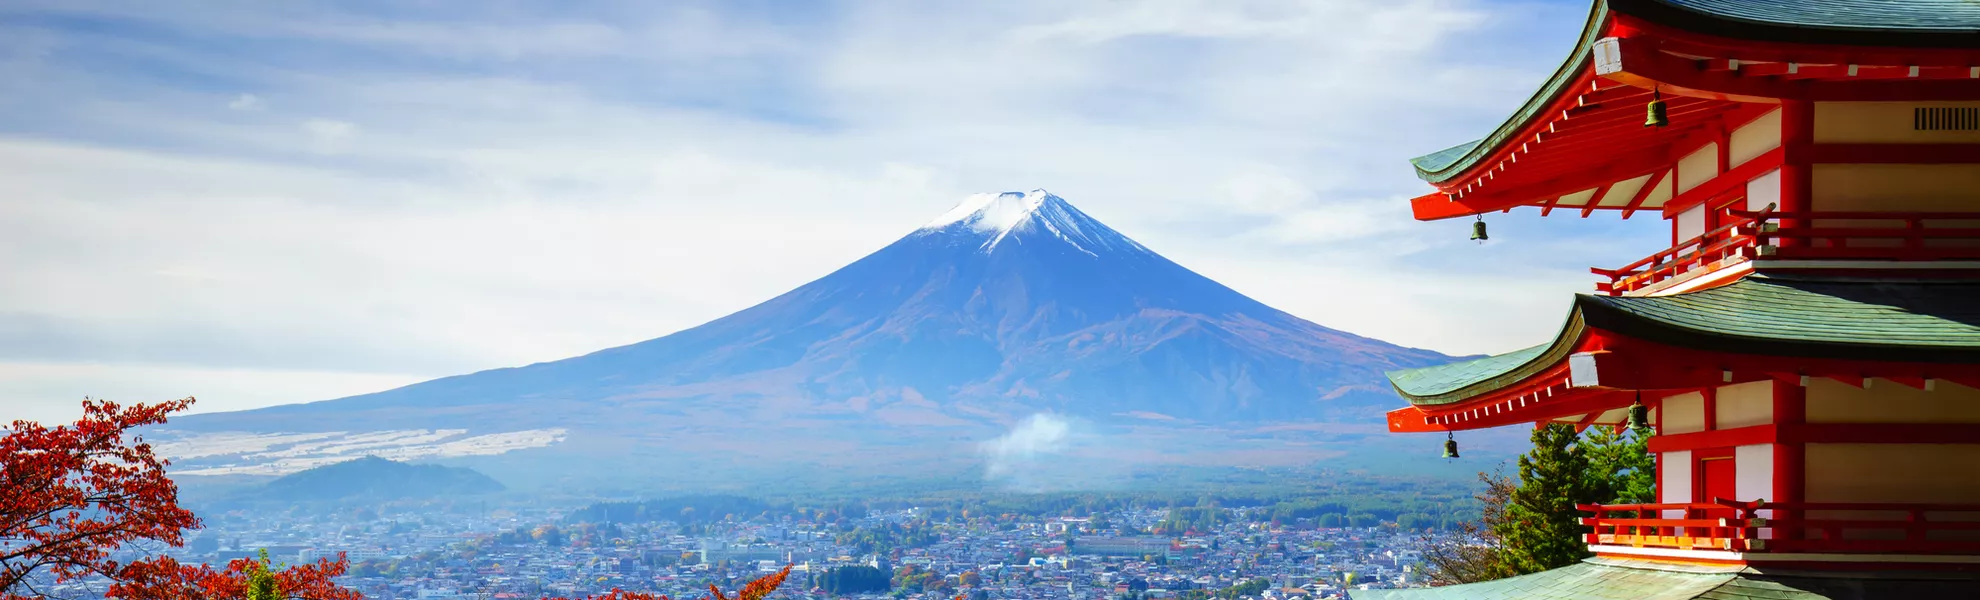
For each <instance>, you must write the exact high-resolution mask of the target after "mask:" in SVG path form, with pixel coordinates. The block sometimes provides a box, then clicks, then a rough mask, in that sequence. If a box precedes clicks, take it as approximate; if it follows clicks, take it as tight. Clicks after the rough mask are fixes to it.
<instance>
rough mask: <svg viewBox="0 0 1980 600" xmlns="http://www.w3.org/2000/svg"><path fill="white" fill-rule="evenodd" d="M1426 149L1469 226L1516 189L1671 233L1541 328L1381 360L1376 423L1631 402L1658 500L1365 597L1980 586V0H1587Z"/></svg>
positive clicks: (1395, 425)
mask: <svg viewBox="0 0 1980 600" xmlns="http://www.w3.org/2000/svg"><path fill="white" fill-rule="evenodd" d="M1413 162H1414V164H1415V167H1416V170H1417V172H1418V174H1419V176H1420V177H1422V178H1423V179H1424V180H1426V181H1428V182H1430V183H1431V184H1433V185H1434V186H1435V187H1436V188H1437V189H1436V191H1435V192H1433V193H1430V194H1427V195H1424V196H1422V197H1419V198H1416V199H1414V200H1413V201H1412V210H1413V211H1414V213H1415V215H1416V217H1417V218H1418V219H1423V220H1431V219H1448V218H1473V219H1478V220H1479V224H1478V225H1476V226H1475V230H1474V231H1475V233H1474V238H1477V239H1481V240H1482V239H1485V238H1486V237H1487V234H1486V221H1485V220H1484V219H1485V217H1486V216H1487V215H1492V214H1495V213H1504V212H1511V211H1513V210H1514V209H1524V208H1529V207H1530V208H1533V209H1535V211H1536V212H1537V213H1538V214H1539V215H1541V216H1546V217H1551V218H1562V217H1570V218H1571V217H1590V216H1592V215H1595V214H1597V213H1601V214H1604V215H1611V214H1613V215H1616V216H1619V217H1621V218H1624V219H1628V218H1631V217H1640V216H1650V217H1661V218H1662V219H1663V220H1664V221H1665V222H1667V224H1668V226H1669V228H1670V232H1671V234H1670V240H1671V245H1670V246H1669V247H1667V248H1661V249H1646V252H1647V256H1645V257H1644V258H1643V259H1641V260H1637V261H1635V262H1632V263H1630V264H1627V265H1622V266H1619V267H1611V268H1599V267H1598V268H1594V269H1593V271H1594V273H1595V274H1596V275H1597V277H1598V279H1597V280H1596V282H1595V285H1594V287H1595V290H1594V292H1595V293H1592V294H1586V295H1581V296H1578V297H1577V298H1576V299H1575V303H1574V307H1573V309H1572V311H1571V312H1570V313H1569V315H1568V316H1567V318H1566V324H1565V325H1564V326H1563V327H1562V329H1561V330H1560V332H1559V333H1558V335H1556V336H1555V338H1554V339H1553V340H1552V341H1550V342H1548V343H1546V344H1542V345H1539V346H1535V347H1532V348H1526V349H1523V350H1518V351H1514V352H1510V353H1507V354H1502V355H1498V356H1492V357H1488V358H1483V359H1477V360H1470V361H1465V362H1459V363H1456V364H1450V365H1444V366H1439V367H1431V368H1426V369H1416V370H1408V371H1399V372H1395V373H1391V374H1390V380H1391V382H1392V383H1393V384H1394V386H1395V388H1396V390H1397V391H1398V392H1400V394H1401V395H1402V396H1403V397H1404V398H1405V399H1406V400H1407V401H1408V403H1409V405H1408V406H1407V407H1404V408H1400V409H1397V410H1394V411H1391V412H1390V413H1389V415H1388V423H1389V429H1390V430H1391V431H1395V432H1460V431H1465V430H1472V429H1481V428H1489V427H1501V426H1513V425H1523V424H1536V425H1538V424H1546V423H1567V424H1571V425H1573V426H1575V427H1577V428H1583V429H1585V428H1587V427H1622V426H1624V425H1625V424H1626V423H1627V424H1631V425H1635V424H1639V423H1640V425H1642V426H1643V427H1646V428H1648V429H1649V430H1651V431H1652V432H1654V437H1653V438H1652V439H1651V440H1650V442H1649V447H1650V450H1651V451H1652V452H1653V453H1654V454H1655V455H1656V459H1657V488H1658V492H1657V493H1658V497H1659V500H1660V501H1661V502H1660V503H1658V504H1654V505H1638V506H1591V507H1586V508H1587V510H1586V512H1587V513H1588V517H1587V518H1586V519H1585V520H1584V521H1585V522H1586V523H1587V524H1588V525H1590V528H1591V530H1592V531H1590V532H1589V533H1588V534H1587V543H1588V544H1589V549H1590V550H1591V551H1592V552H1593V553H1594V554H1595V558H1592V559H1590V560H1589V561H1587V562H1584V563H1581V564H1576V565H1572V566H1568V567H1563V568H1560V569H1555V570H1553V571H1548V572H1544V573H1538V574H1533V575H1526V576H1521V577H1515V578H1510V579H1504V580H1500V581H1495V582H1486V583H1478V584H1470V585H1467V586H1455V587H1449V588H1438V589H1431V590H1375V591H1353V592H1350V593H1351V595H1352V597H1354V598H1359V599H1363V600H1367V599H1371V598H1433V597H1434V598H1457V597H1467V598H1471V597H1477V598H1484V597H1492V598H1499V597H1505V598H1516V597H1548V598H1584V597H1585V598H1595V597H1602V598H1610V597H1652V596H1654V597H1657V598H1694V597H1734V596H1737V597H1745V596H1739V595H1738V594H1735V593H1734V592H1738V591H1741V590H1746V591H1753V590H1765V591H1766V593H1765V594H1764V597H1769V598H1886V597H1889V598H1896V597H1905V598H1925V597H1932V598H1939V597H1946V598H1953V597H1967V598H1971V597H1980V573H1977V572H1976V571H1980V468H1976V467H1975V465H1980V389H1976V388H1980V4H1975V3H1973V2H1966V1H1959V0H1915V1H1910V2H1884V1H1877V0H1823V1H1820V2H1814V1H1805V0H1596V1H1595V2H1594V6H1593V8H1592V9H1591V11H1590V13H1589V17H1588V20H1587V23H1586V26H1585V30H1584V32H1583V34H1582V36H1581V37H1580V38H1579V42H1578V45H1577V46H1576V47H1575V49H1574V52H1573V54H1572V55H1571V56H1570V57H1569V58H1568V60H1567V61H1566V62H1565V64H1563V65H1562V66H1561V68H1560V69H1559V70H1558V71H1556V72H1555V73H1554V75H1553V76H1552V77H1551V78H1549V79H1548V80H1547V81H1545V82H1544V83H1543V84H1542V86H1541V88H1540V90H1539V91H1538V92H1536V93H1535V94H1534V95H1533V96H1532V98H1531V99H1530V100H1528V101H1527V102H1526V104H1525V105H1524V106H1522V107H1521V108H1520V109H1519V110H1518V111H1517V112H1516V113H1515V114H1514V115H1513V116H1512V117H1510V118H1509V119H1507V120H1506V121H1505V122H1504V124H1502V125H1500V126H1499V127H1498V129H1496V130H1494V131H1492V132H1491V133H1490V134H1489V135H1487V136H1486V137H1485V138H1484V139H1482V140H1480V141H1477V142H1473V143H1470V144H1464V145H1461V146H1458V147H1455V148H1450V149H1447V150H1444V151H1440V152H1436V153H1434V154H1430V155H1427V156H1423V157H1420V158H1417V159H1415V160H1414V161H1413ZM1459 441H1461V439H1460V440H1459ZM1638 511H1642V513H1643V514H1642V515H1641V518H1634V517H1635V515H1636V514H1637V513H1638ZM1625 517H1630V518H1625ZM1715 590H1716V591H1715ZM1742 593H1744V592H1742ZM1756 593H1757V592H1756ZM1712 594H1719V595H1712Z"/></svg>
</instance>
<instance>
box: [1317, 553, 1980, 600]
mask: <svg viewBox="0 0 1980 600" xmlns="http://www.w3.org/2000/svg"><path fill="white" fill-rule="evenodd" d="M1976 577H1980V576H1976V575H1975V574H1973V573H1970V572H1966V573H1959V572H1954V573H1943V572H1929V571H1912V572H1878V573H1851V572H1823V573H1806V572H1785V571H1783V572H1774V571H1773V570H1771V569H1770V570H1765V571H1763V570H1760V569H1755V568H1752V567H1736V566H1723V567H1715V566H1704V565H1678V564H1671V563H1656V562H1648V561H1636V560H1624V559H1614V558H1604V557H1595V558H1589V559H1586V560H1584V561H1582V562H1579V563H1575V564H1572V565H1568V566H1565V567H1561V568H1558V569H1552V570H1547V571H1541V572H1539V573H1531V574H1527V575H1520V576H1517V577H1507V578H1505V579H1495V580H1492V581H1484V582H1479V583H1469V584H1464V585H1452V586H1445V587H1435V588H1422V589H1406V590H1351V591H1349V592H1348V597H1349V598H1352V599H1354V600H1458V599H1465V600H1513V599H1524V598H1548V599H1553V600H1692V599H1694V598H1696V599H1701V600H1705V599H1709V600H1736V599H1766V600H1844V599H1848V600H1873V599H1884V598H1970V597H1973V595H1974V594H1976V593H1980V578H1976Z"/></svg>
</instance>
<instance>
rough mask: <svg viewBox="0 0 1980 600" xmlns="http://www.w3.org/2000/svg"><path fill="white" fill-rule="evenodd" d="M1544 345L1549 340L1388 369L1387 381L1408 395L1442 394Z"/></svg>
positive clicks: (1528, 358)
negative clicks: (1450, 360)
mask: <svg viewBox="0 0 1980 600" xmlns="http://www.w3.org/2000/svg"><path fill="white" fill-rule="evenodd" d="M1547 346H1549V344H1541V345H1538V346H1534V347H1532V348H1527V349H1524V350H1514V351H1512V352H1507V353H1505V354H1500V355H1496V356H1487V357H1485V358H1480V359H1475V360H1467V361H1464V362H1455V363H1451V364H1448V365H1438V366H1435V367H1424V368H1421V369H1405V370H1401V371H1390V372H1389V373H1388V375H1389V383H1392V384H1395V386H1396V389H1397V390H1400V391H1402V392H1403V393H1405V394H1409V395H1411V396H1435V395H1438V394H1446V393H1450V392H1453V391H1457V390H1459V389H1462V388H1464V387H1465V386H1468V385H1471V384H1474V383H1478V382H1481V381H1485V380H1487V379H1491V378H1493V377H1497V376H1499V375H1502V374H1504V373H1506V372H1508V371H1511V370H1513V369H1514V368H1517V367H1519V366H1520V365H1524V364H1526V363H1529V362H1533V359H1535V358H1538V357H1539V356H1540V354H1541V353H1543V352H1546V351H1547Z"/></svg>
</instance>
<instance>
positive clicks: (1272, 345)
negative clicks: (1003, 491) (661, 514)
mask: <svg viewBox="0 0 1980 600" xmlns="http://www.w3.org/2000/svg"><path fill="white" fill-rule="evenodd" d="M1449 360H1451V358H1450V357H1447V356H1444V355H1442V354H1438V353H1435V352H1431V351H1427V350H1419V349H1412V348H1405V347H1400V346H1396V345H1394V344H1389V343H1386V342H1382V341H1379V340H1374V339H1370V338H1365V337H1360V336H1356V335H1353V334H1349V333H1346V332H1342V331H1338V330H1334V329H1329V328H1326V327H1322V326H1320V325H1316V324H1314V323H1311V322H1308V321H1306V320H1303V319H1300V318H1298V317H1295V316H1292V315H1290V314H1287V313H1285V312H1282V311H1279V310H1276V309H1273V308H1271V307H1269V306H1266V305H1264V304H1261V303H1259V302H1257V301H1255V300H1252V299H1250V298H1248V297H1245V296H1244V295H1243V294H1240V293H1238V292H1236V291H1233V290H1232V289H1230V288H1228V287H1225V286H1223V285H1221V284H1219V283H1217V282H1215V281H1212V280H1210V279H1208V278H1206V277H1203V276H1201V275H1198V274H1197V273H1195V272H1193V271H1190V270H1189V269H1187V268H1184V267H1182V266H1181V265H1178V264H1176V263H1174V262H1171V261H1169V260H1168V259H1166V258H1163V257H1162V256H1161V255H1159V254H1156V253H1155V252H1154V251H1152V250H1149V249H1148V248H1147V247H1144V246H1142V245H1141V244H1139V243H1136V242H1135V241H1134V240H1132V239H1129V238H1128V237H1127V236H1125V235H1122V234H1121V233H1120V232H1118V231H1115V230H1114V229H1112V228H1110V227H1108V226H1107V225H1105V224H1103V223H1101V222H1099V221H1098V220H1095V219H1094V218H1092V217H1090V216H1088V215H1087V214H1086V213H1084V212H1081V211H1080V210H1079V209H1078V208H1075V207H1074V206H1073V205H1072V204H1071V203H1068V202H1067V201H1065V200H1064V199H1062V198H1060V197H1058V196H1055V195H1052V194H1050V193H1047V192H1045V191H1043V190H1038V191H1033V192H1030V193H1016V192H1010V193H1003V194H980V195H976V196H971V197H969V198H968V199H966V200H964V201H963V202H962V203H961V204H959V205H957V206H956V207H955V208H954V209H953V210H951V211H949V212H948V213H947V214H944V215H942V216H941V217H939V218H937V219H935V220H934V221H932V222H930V223H928V224H927V225H925V226H923V227H921V228H920V229H917V230H916V231H914V232H912V233H909V234H908V235H907V236H906V237H903V238H901V239H899V240H898V241H895V242H894V243H892V244H890V245H888V246H886V247H884V248H882V249H880V250H879V251H876V252H874V253H872V254H870V255H868V256H866V257H865V258H862V259H860V260H858V261H856V262H853V263H852V264H850V265H847V266H845V267H843V268H841V269H839V270H838V271H835V272H833V273H831V274H829V275H826V276H824V277H822V278H819V279H818V280H816V281H812V282H811V283H808V284H805V285H804V286H801V287H799V288H797V289H794V290H791V291H790V292H787V293H785V294H783V295H780V296H777V297H775V298H772V299H770V300H768V301H766V302H763V303H761V304H758V305H756V306H753V307H750V308H747V309H744V310H742V311H740V312H736V313H734V314H731V315H729V316H726V317H722V318H720V319H716V320H714V321H711V322H709V323H706V324H703V325H701V326H698V327H694V328H691V329H687V330H684V331H680V332H677V333H674V334H672V335H667V336H664V337H660V338H656V339H652V340H648V341H644V342H639V343H635V344H632V345H628V346H622V347H617V348H610V349H605V350H600V351H597V352H593V353H591V354H586V355H583V356H578V357H574V358H567V359H563V360H558V361H553V362H545V363H538V364H533V365H529V366H524V367H516V368H506V369H496V370H490V371H483V372H479V373H473V374H468V375H459V376H454V377H446V378H442V379H437V380H433V381H428V382H424V383H419V384H414V385H409V386H406V387H402V388H398V389H394V390H388V391H383V392H378V393H374V394H367V395H362V396H354V397H349V398H342V399H337V400H328V401H322V402H314V403H308V404H298V405H287V406H277V407H271V408H265V409H259V410H252V411H243V412H233V413H213V414H204V415H194V416H190V417H185V418H182V419H177V420H174V421H173V422H172V423H171V424H169V427H170V430H167V431H162V432H160V433H161V434H162V435H163V436H164V439H165V440H166V442H165V443H164V446H165V448H164V449H163V450H161V451H163V452H166V453H167V454H168V455H174V456H176V457H177V459H176V461H177V462H176V463H175V468H176V469H178V470H179V472H181V473H187V474H193V475H200V474H260V475H276V474H281V473H285V472H292V471H295V470H300V469H302V468H308V467H310V466H315V465H318V464H324V463H329V462H336V461H341V460H348V459H349V458H350V457H352V456H357V455H365V454H371V455H379V456H383V457H385V458H399V459H420V458H427V459H434V458H447V459H451V460H453V461H455V462H460V463H464V464H469V465H471V466H474V467H475V468H477V469H480V470H483V471H484V472H488V473H490V474H493V475H497V476H498V477H500V478H503V479H505V480H506V481H510V482H512V483H514V482H518V481H523V482H532V481H533V482H539V483H542V484H553V483H558V484H575V483H591V484H599V483H600V482H610V483H611V484H614V485H624V486H628V487H638V485H636V484H634V483H631V481H632V480H644V479H653V480H664V481H668V482H676V483H682V484H683V485H685V484H687V483H689V482H699V483H695V485H710V484H713V483H714V482H717V481H730V482H734V481H735V480H736V478H738V477H742V478H748V477H755V476H757V475H763V476H773V475H774V476H800V475H801V476H813V477H815V476H821V475H819V474H820V473H828V472H843V473H852V472H864V471H868V470H870V469H871V468H872V466H874V465H881V464H899V465H912V466H915V467H916V468H918V469H920V470H921V472H922V474H924V475H927V476H931V477H938V478H940V477H949V478H957V479H962V478H969V477H980V476H981V473H982V472H983V468H982V467H983V466H984V464H985V463H991V464H989V465H988V466H989V467H990V470H991V471H995V470H997V469H998V468H999V466H1000V465H998V464H995V463H998V462H1000V461H1003V460H1005V459H1009V458H1011V456H1013V455H1009V454H1008V453H1002V451H1000V450H998V448H1002V447H1003V446H999V445H998V444H1000V443H1003V442H1008V441H1011V438H1013V437H1015V436H1020V435H1031V434H1032V433H1035V432H1031V431H1030V429H1028V427H1029V425H1027V424H1030V423H1035V422H1037V421H1039V420H1040V419H1047V420H1050V421H1052V422H1053V423H1056V424H1057V425H1058V427H1059V428H1058V429H1052V430H1050V431H1049V432H1048V433H1051V435H1048V436H1047V438H1048V439H1045V440H1044V442H1043V443H1044V444H1045V445H1044V446H1039V447H1036V448H1034V447H1030V446H1024V447H1023V448H1030V450H1024V451H1022V452H1019V453H1018V455H1021V456H1020V457H1021V458H1037V455H1039V453H1040V452H1043V453H1045V454H1051V453H1052V452H1057V451H1066V452H1068V453H1069V455H1070V454H1080V455H1083V456H1088V457H1103V458H1105V459H1106V460H1110V461H1112V462H1111V463H1110V464H1116V465H1120V464H1137V465H1141V464H1167V463H1189V464H1219V463H1232V464H1255V463H1261V462H1274V461H1278V462H1285V461H1295V462H1297V461H1310V460H1313V459H1315V458H1317V457H1326V456H1338V455H1340V454H1341V453H1343V452H1345V451H1346V449H1347V448H1350V447H1352V446H1353V445H1354V444H1356V443H1357V440H1362V439H1364V438H1366V437H1367V436H1369V435H1370V434H1378V433H1379V432H1381V431H1382V425H1381V414H1382V411H1384V410H1387V409H1389V408H1393V407H1395V406H1397V404H1398V402H1399V401H1398V400H1397V399H1396V397H1395V395H1394V394H1393V393H1392V392H1391V391H1390V390H1389V388H1388V385H1387V383H1386V381H1385V380H1384V379H1383V376H1382V372H1384V371H1387V370H1393V369H1400V368H1409V367H1417V366H1424V365H1430V364H1437V363H1441V362H1446V361H1449ZM998 436H1004V437H1001V438H1000V437H998ZM1018 441H1021V442H1022V441H1024V440H1018ZM1039 448H1043V449H1044V450H1042V451H1040V452H1031V450H1038V449H1039ZM1061 462H1062V461H1061ZM1006 466H1007V465H1006ZM716 473H720V474H721V475H720V476H717V475H715V474H716Z"/></svg>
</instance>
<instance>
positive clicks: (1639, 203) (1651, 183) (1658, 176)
mask: <svg viewBox="0 0 1980 600" xmlns="http://www.w3.org/2000/svg"><path fill="white" fill-rule="evenodd" d="M1669 173H1670V172H1669V171H1663V172H1658V173H1651V174H1650V178H1649V179H1645V180H1643V187H1639V188H1636V195H1634V196H1630V198H1629V204H1625V205H1623V214H1622V218H1625V219H1627V218H1629V217H1630V215H1634V214H1636V209H1638V208H1642V207H1643V201H1644V200H1648V199H1650V194H1651V193H1653V192H1655V191H1657V187H1658V186H1661V185H1663V183H1664V180H1665V179H1668V178H1670V175H1669Z"/></svg>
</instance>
